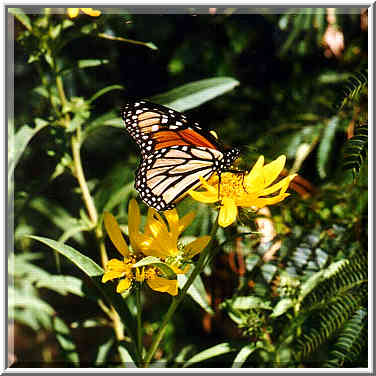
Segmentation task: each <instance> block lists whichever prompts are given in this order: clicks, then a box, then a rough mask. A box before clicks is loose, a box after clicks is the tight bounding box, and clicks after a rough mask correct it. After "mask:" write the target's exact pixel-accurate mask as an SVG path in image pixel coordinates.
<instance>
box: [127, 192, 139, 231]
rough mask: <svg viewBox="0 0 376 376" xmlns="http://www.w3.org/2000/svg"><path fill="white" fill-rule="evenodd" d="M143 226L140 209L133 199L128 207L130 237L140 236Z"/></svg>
mask: <svg viewBox="0 0 376 376" xmlns="http://www.w3.org/2000/svg"><path fill="white" fill-rule="evenodd" d="M140 224H141V216H140V208H139V207H138V204H137V201H136V200H135V199H134V198H132V199H131V200H130V202H129V205H128V230H129V236H130V237H131V236H134V235H135V234H138V232H139V228H140Z"/></svg>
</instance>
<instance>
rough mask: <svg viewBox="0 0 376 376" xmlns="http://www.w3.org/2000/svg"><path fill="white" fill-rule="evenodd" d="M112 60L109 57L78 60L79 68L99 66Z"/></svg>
mask: <svg viewBox="0 0 376 376" xmlns="http://www.w3.org/2000/svg"><path fill="white" fill-rule="evenodd" d="M109 62H110V60H108V59H83V60H78V62H77V65H78V68H91V67H97V66H98V65H103V64H108V63H109Z"/></svg>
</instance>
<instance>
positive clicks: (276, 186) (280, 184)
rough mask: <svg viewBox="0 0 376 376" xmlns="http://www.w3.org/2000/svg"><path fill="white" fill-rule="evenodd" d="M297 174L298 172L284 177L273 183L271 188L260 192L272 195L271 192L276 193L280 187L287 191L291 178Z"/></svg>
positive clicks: (261, 194) (262, 194)
mask: <svg viewBox="0 0 376 376" xmlns="http://www.w3.org/2000/svg"><path fill="white" fill-rule="evenodd" d="M295 176H296V174H293V175H289V176H286V177H285V178H284V179H282V180H281V181H279V182H278V183H276V184H273V185H272V186H270V187H269V188H266V189H264V190H263V191H262V192H261V193H260V196H266V195H270V194H271V193H274V192H276V191H278V190H279V189H284V190H285V191H286V189H287V188H288V186H289V184H290V182H291V180H292V179H294V178H295Z"/></svg>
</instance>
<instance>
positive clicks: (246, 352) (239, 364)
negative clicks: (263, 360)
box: [232, 343, 257, 368]
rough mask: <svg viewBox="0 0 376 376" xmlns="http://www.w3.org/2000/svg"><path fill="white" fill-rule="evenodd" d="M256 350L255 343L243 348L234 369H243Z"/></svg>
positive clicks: (233, 366) (234, 362)
mask: <svg viewBox="0 0 376 376" xmlns="http://www.w3.org/2000/svg"><path fill="white" fill-rule="evenodd" d="M256 348H257V347H256V344H254V343H252V344H251V345H246V346H244V347H242V348H241V349H240V351H239V352H238V354H237V355H236V357H235V359H234V361H233V363H232V368H241V367H242V366H243V364H244V363H245V361H246V360H247V358H248V357H249V356H250V355H251V354H252V353H253V352H254V351H255V350H256Z"/></svg>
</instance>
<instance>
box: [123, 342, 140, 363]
mask: <svg viewBox="0 0 376 376" xmlns="http://www.w3.org/2000/svg"><path fill="white" fill-rule="evenodd" d="M118 352H119V356H120V360H121V362H122V364H123V366H124V367H127V368H135V367H137V366H136V364H135V362H134V361H133V358H132V356H131V354H130V352H129V351H128V349H127V347H126V346H125V344H124V343H119V345H118Z"/></svg>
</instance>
